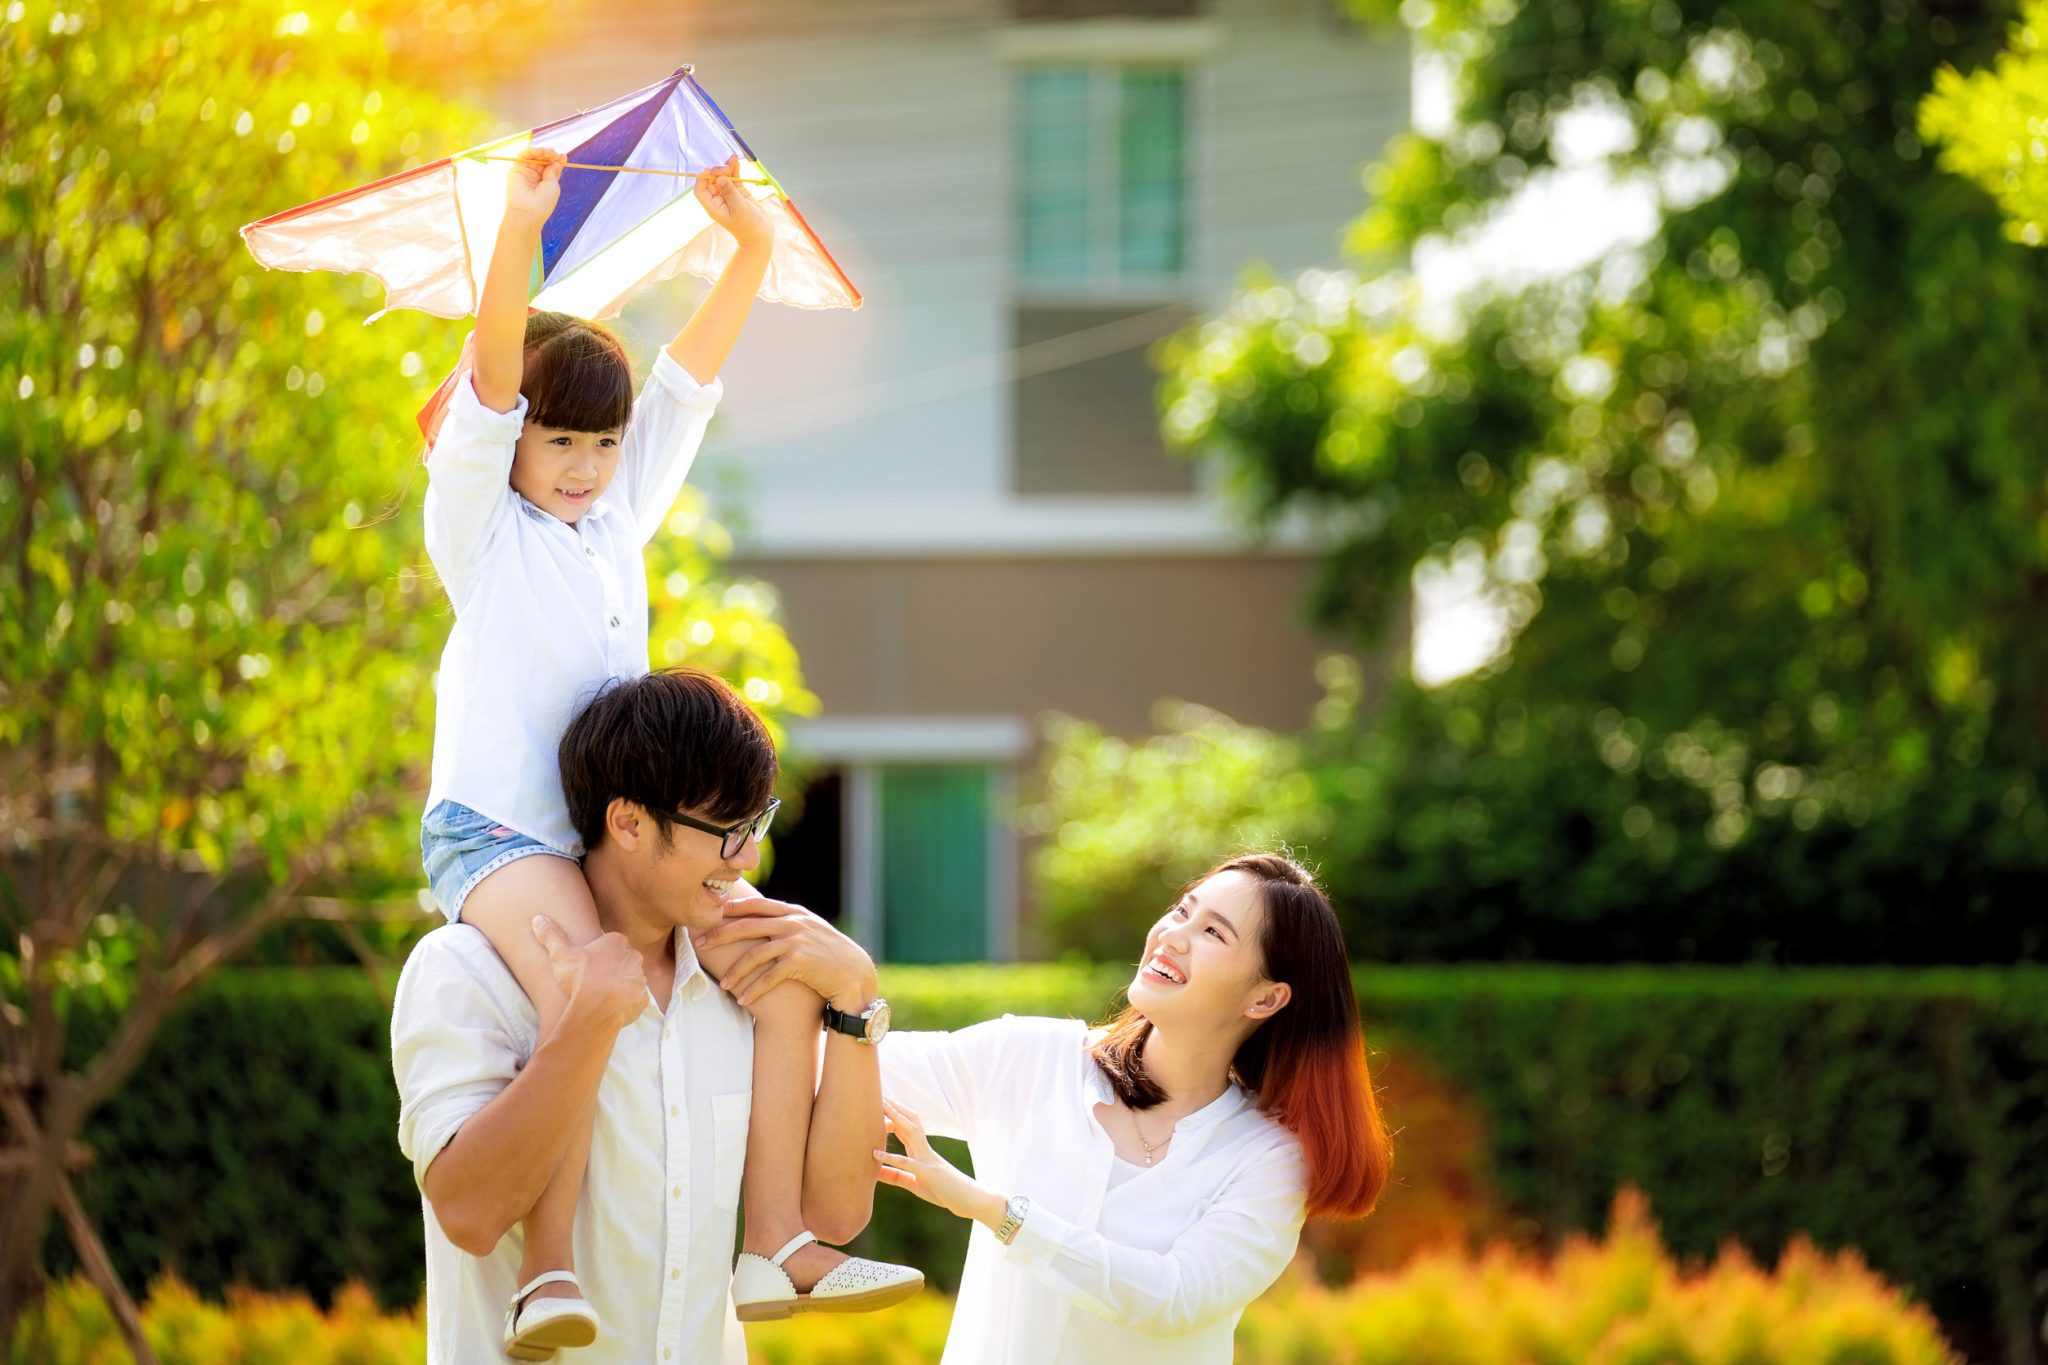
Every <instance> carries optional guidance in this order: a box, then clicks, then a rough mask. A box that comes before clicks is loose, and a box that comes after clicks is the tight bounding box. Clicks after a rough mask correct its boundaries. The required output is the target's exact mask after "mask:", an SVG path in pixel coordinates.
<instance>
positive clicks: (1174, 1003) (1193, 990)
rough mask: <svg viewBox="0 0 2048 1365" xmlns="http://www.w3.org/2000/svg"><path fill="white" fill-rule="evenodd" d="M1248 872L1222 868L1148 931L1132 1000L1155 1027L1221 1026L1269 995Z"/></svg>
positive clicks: (1260, 913) (1260, 916)
mask: <svg viewBox="0 0 2048 1365" xmlns="http://www.w3.org/2000/svg"><path fill="white" fill-rule="evenodd" d="M1265 913H1266V912H1265V907H1264V906H1263V905H1262V904H1261V903H1260V897H1259V888H1258V883H1257V881H1255V880H1254V879H1253V878H1252V876H1251V875H1250V874H1249V873H1245V872H1219V873H1217V874H1216V875H1215V876H1213V877H1210V878H1209V879H1208V880H1206V881H1203V882H1201V883H1199V884H1197V885H1196V886H1195V888H1194V889H1193V890H1191V891H1189V892H1188V893H1187V895H1185V896H1183V897H1182V898H1181V899H1180V900H1179V901H1178V902H1176V903H1175V904H1174V905H1172V906H1170V907H1168V909H1167V911H1166V913H1165V914H1164V915H1161V916H1160V917H1159V920H1158V922H1157V923H1155V924H1154V925H1153V926H1152V930H1151V932H1150V933H1148V934H1146V935H1145V955H1144V957H1142V958H1141V959H1139V962H1138V973H1137V975H1136V976H1134V977H1132V978H1131V987H1130V1000H1131V1004H1132V1005H1133V1006H1135V1007H1136V1008H1137V1010H1138V1012H1139V1013H1141V1014H1143V1015H1144V1016H1145V1017H1146V1018H1147V1019H1150V1020H1151V1021H1152V1022H1153V1024H1155V1025H1159V1024H1167V1023H1171V1022H1173V1021H1182V1022H1185V1023H1189V1024H1193V1023H1206V1024H1209V1025H1216V1024H1222V1023H1225V1022H1227V1021H1231V1020H1235V1019H1239V1018H1257V1017H1263V1014H1264V1013H1270V1012H1271V1011H1270V1010H1265V1011H1263V1013H1261V1014H1258V1015H1253V1014H1252V1013H1250V1012H1251V1011H1254V1010H1256V1009H1258V1008H1259V1006H1258V1002H1259V1001H1260V1000H1261V999H1262V998H1263V997H1264V996H1265V995H1266V994H1268V992H1267V991H1266V990H1265V988H1266V987H1267V986H1268V985H1269V983H1268V982H1267V981H1266V980H1265V970H1266V962H1265V954H1264V953H1263V952H1261V951H1260V949H1259V934H1260V930H1261V929H1262V927H1263V924H1264V920H1265Z"/></svg>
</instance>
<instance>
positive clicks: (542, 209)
mask: <svg viewBox="0 0 2048 1365" xmlns="http://www.w3.org/2000/svg"><path fill="white" fill-rule="evenodd" d="M568 160H569V158H568V157H567V156H565V155H564V154H562V153H561V152H556V151H550V150H549V149H547V148H545V147H528V148H527V149H526V150H525V151H523V152H521V153H520V154H519V159H518V160H517V161H515V162H513V163H512V169H511V170H510V171H509V172H507V173H506V176H505V216H506V217H507V218H519V219H525V220H528V221H531V222H535V223H544V222H546V221H547V218H548V215H549V214H551V213H553V212H554V211H555V202H556V201H557V200H559V199H560V198H561V197H562V167H563V166H564V165H566V164H567V163H568Z"/></svg>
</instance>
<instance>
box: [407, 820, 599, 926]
mask: <svg viewBox="0 0 2048 1365" xmlns="http://www.w3.org/2000/svg"><path fill="white" fill-rule="evenodd" d="M539 853H544V854H546V855H547V856H549V857H551V858H566V859H568V861H570V862H572V863H573V862H575V861H576V859H574V858H570V857H569V855H568V854H566V853H563V852H560V851H559V850H556V849H552V848H549V847H548V846H547V845H546V844H544V843H542V842H541V841H540V840H538V839H534V838H529V837H528V836H526V835H524V834H521V833H520V832H519V831H518V830H516V829H513V828H512V827H511V826H510V825H501V824H499V823H498V822H497V821H496V820H493V819H492V818H491V817H490V816H488V815H479V814H477V813H476V812H475V811H473V810H471V809H470V808H469V807H468V806H464V805H460V804H458V803H456V802H454V801H443V802H441V803H440V804H439V805H437V806H435V807H434V808H433V809H432V810H430V811H428V812H427V813H426V816H425V818H424V819H422V820H421V821H420V862H421V863H423V864H424V865H425V866H426V870H427V885H428V886H430V887H432V888H433V891H434V900H435V902H436V903H437V904H439V905H440V907H441V913H442V914H444V915H446V916H447V917H448V922H449V923H450V924H453V923H455V921H457V920H458V919H460V918H462V903H463V901H465V900H467V899H468V898H469V893H470V892H472V891H474V890H475V889H476V884H477V883H478V882H480V881H482V880H483V879H484V878H486V877H488V876H490V875H491V874H492V873H493V872H496V871H497V870H498V869H499V868H501V867H503V866H504V865H505V864H507V863H512V862H517V861H519V859H521V858H531V857H533V856H534V855H535V854H539Z"/></svg>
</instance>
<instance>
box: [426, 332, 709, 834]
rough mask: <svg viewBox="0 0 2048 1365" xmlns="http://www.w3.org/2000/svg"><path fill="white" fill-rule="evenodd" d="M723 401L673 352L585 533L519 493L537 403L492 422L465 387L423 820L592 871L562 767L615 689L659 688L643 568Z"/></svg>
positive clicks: (654, 380)
mask: <svg viewBox="0 0 2048 1365" xmlns="http://www.w3.org/2000/svg"><path fill="white" fill-rule="evenodd" d="M723 392H724V389H723V388H722V386H721V385H720V384H719V383H718V382H717V381H716V380H714V381H712V382H711V383H709V384H699V383H698V382H697V381H696V380H695V379H693V378H692V377H691V376H690V372H689V371H688V370H685V369H684V368H683V367H682V366H681V365H679V364H677V363H676V360H675V358H674V357H673V356H671V355H670V354H669V353H668V352H667V351H666V350H664V351H662V353H661V354H660V355H658V356H656V357H655V359H654V369H653V371H652V372H651V373H650V374H649V375H648V377H647V383H646V385H645V386H644V387H643V388H642V389H641V390H640V397H639V399H638V401H636V402H635V403H634V404H633V415H632V417H631V419H630V420H628V421H627V423H626V432H625V436H624V438H623V439H622V440H621V441H620V442H619V445H620V450H619V465H618V472H617V473H616V474H615V475H613V476H612V481H611V484H610V486H609V487H607V488H606V489H605V490H604V492H603V493H601V494H599V495H598V498H597V501H596V502H595V503H593V504H592V505H591V507H590V509H589V510H588V511H587V512H585V513H584V514H583V516H582V518H581V520H579V521H578V522H576V524H574V525H573V526H572V525H570V524H569V523H568V522H565V521H561V520H559V519H557V518H555V517H554V516H551V515H550V514H548V513H546V512H543V511H542V510H541V509H540V508H538V507H535V506H534V505H533V504H532V503H530V502H528V501H527V500H526V499H525V498H523V497H521V496H520V495H519V494H518V493H517V492H515V491H514V490H513V488H512V485H511V483H510V482H509V480H510V478H511V473H512V457H513V453H514V448H515V447H516V446H517V444H518V441H519V432H520V430H521V428H523V427H524V426H525V425H526V399H525V398H524V397H523V396H522V397H521V398H520V399H519V402H518V403H517V404H516V405H515V406H514V407H513V409H512V411H510V412H493V411H492V410H491V409H489V408H487V407H485V406H484V405H483V403H482V402H480V401H479V400H478V399H477V396H476V391H475V389H474V388H472V387H471V385H470V381H469V380H467V379H465V380H464V381H463V382H462V383H461V384H459V385H458V386H457V387H456V391H455V395H454V398H453V399H452V401H450V403H449V405H448V414H447V416H446V417H445V418H444V419H443V420H442V423H441V432H440V435H439V437H438V438H437V439H436V440H435V442H434V448H433V451H432V452H431V453H430V454H429V455H428V456H427V500H426V504H427V505H426V517H427V556H428V558H430V559H431V560H432V561H433V563H434V570H435V572H436V573H438V574H439V575H440V576H441V584H442V586H443V587H444V588H446V589H447V591H448V600H449V601H450V602H452V603H453V604H454V606H455V628H454V629H453V630H452V631H450V632H449V634H448V644H447V646H446V648H444V649H443V650H442V651H441V673H440V677H439V678H438V680H437V681H436V683H435V687H436V691H437V692H438V698H437V703H436V712H437V714H436V716H435V720H434V776H433V783H432V786H431V788H430V789H429V791H428V793H427V804H426V809H427V810H432V809H433V808H434V807H435V806H436V805H438V804H440V802H442V801H443V800H448V801H459V802H461V803H462V804H463V805H465V806H468V807H469V808H470V809H472V810H475V811H478V812H480V813H482V814H484V815H487V816H489V817H490V818H491V819H493V820H496V821H497V822H498V823H499V824H502V825H510V826H511V827H512V828H513V829H516V830H518V831H519V832H520V833H521V834H525V835H527V836H529V837H531V838H534V839H538V840H540V841H541V842H542V843H544V844H546V845H547V846H548V847H549V848H552V849H555V850H556V851H558V852H561V853H566V854H569V855H571V856H578V855H581V854H582V852H583V842H582V840H581V839H579V838H578V837H577V835H576V830H575V827H574V826H573V825H571V824H570V823H569V811H568V807H567V805H566V804H565V803H564V801H563V799H562V778H561V772H560V770H559V768H558V767H557V766H556V758H555V753H556V749H557V747H558V746H559V745H560V744H561V742H562V732H563V731H564V730H566V729H568V728H569V721H570V720H571V719H572V718H573V717H574V716H575V714H576V712H577V710H578V708H580V707H581V706H582V705H583V703H585V702H587V701H588V700H590V698H591V697H592V696H594V695H596V693H597V691H598V689H599V688H600V687H602V686H603V685H604V683H605V682H606V680H608V679H611V678H637V677H639V676H640V675H641V674H643V673H645V672H647V665H648V659H647V567H646V564H645V563H644V562H643V561H642V559H641V555H642V552H643V550H644V549H645V547H646V545H647V542H648V541H650V540H652V539H653V538H654V536H655V533H656V532H658V531H659V530H660V529H661V525H662V521H663V519H664V518H665V517H667V516H668V512H669V508H670V507H671V506H673V505H674V503H675V500H676V494H678V493H679V492H681V491H682V487H683V479H684V477H685V476H686V475H687V474H688V473H689V471H690V463H691V461H692V460H694V459H695V458H696V455H697V447H698V446H700V445H701V444H703V441H704V430H705V428H706V427H707V426H709V425H710V422H711V412H712V409H714V408H716V407H717V406H718V399H719V395H720V394H722V393H723Z"/></svg>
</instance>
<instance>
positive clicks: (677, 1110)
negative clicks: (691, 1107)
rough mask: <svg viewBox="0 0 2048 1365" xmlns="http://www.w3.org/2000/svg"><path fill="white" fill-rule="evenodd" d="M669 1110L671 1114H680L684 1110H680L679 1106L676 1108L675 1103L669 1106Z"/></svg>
mask: <svg viewBox="0 0 2048 1365" xmlns="http://www.w3.org/2000/svg"><path fill="white" fill-rule="evenodd" d="M668 1112H669V1113H670V1114H671V1115H675V1114H680V1113H682V1112H683V1111H682V1110H680V1109H678V1108H676V1107H675V1106H674V1105H670V1106H669V1107H668Z"/></svg>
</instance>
